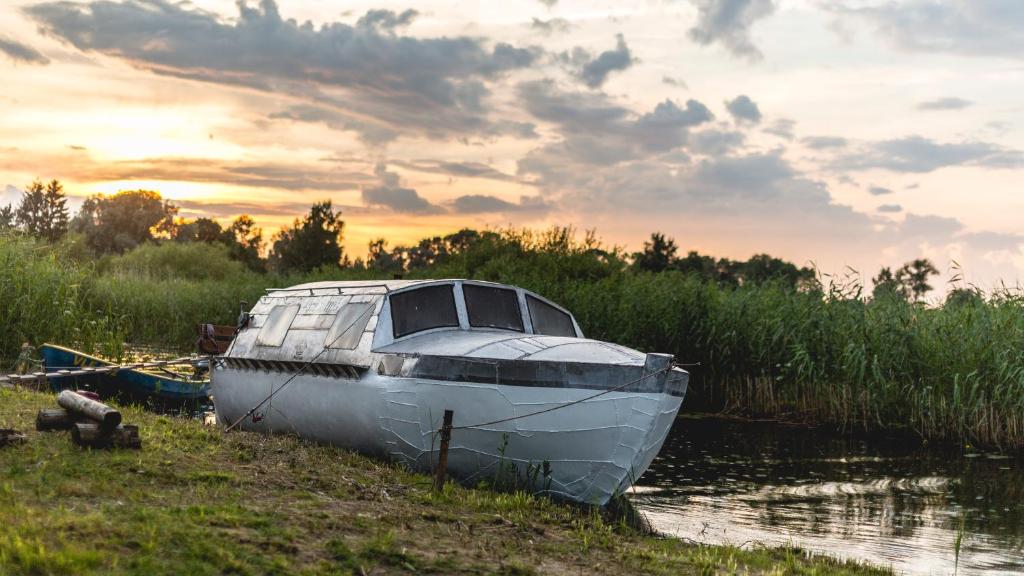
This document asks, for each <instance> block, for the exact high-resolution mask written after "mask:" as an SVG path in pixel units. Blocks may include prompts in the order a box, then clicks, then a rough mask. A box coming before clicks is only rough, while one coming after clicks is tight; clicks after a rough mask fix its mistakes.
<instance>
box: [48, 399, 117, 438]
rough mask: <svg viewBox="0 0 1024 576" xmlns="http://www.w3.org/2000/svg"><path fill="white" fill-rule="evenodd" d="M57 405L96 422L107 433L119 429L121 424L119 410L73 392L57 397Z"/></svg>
mask: <svg viewBox="0 0 1024 576" xmlns="http://www.w3.org/2000/svg"><path fill="white" fill-rule="evenodd" d="M57 404H60V406H61V407H62V408H66V409H68V410H70V411H71V412H74V413H76V414H81V415H83V416H85V417H87V418H89V419H90V420H95V421H96V422H97V423H98V424H99V426H100V428H102V429H103V430H104V431H105V432H109V431H110V430H113V429H114V428H117V426H118V424H120V423H121V413H120V412H118V411H117V410H114V409H113V408H111V407H110V406H107V405H106V404H104V403H102V402H97V401H96V400H93V399H91V398H86V397H85V396H83V395H81V394H78V393H77V392H72V391H71V390H64V391H63V392H61V393H60V395H59V396H57Z"/></svg>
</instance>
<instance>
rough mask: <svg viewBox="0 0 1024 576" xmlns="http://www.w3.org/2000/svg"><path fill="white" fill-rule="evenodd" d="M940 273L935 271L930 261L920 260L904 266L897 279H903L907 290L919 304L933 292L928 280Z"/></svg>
mask: <svg viewBox="0 0 1024 576" xmlns="http://www.w3.org/2000/svg"><path fill="white" fill-rule="evenodd" d="M938 273H939V271H938V270H936V269H935V266H934V265H932V263H931V261H930V260H928V259H927V258H918V259H916V260H914V261H913V262H909V263H907V264H904V265H903V268H900V271H899V272H898V273H897V275H896V276H897V278H902V281H903V283H904V284H905V285H906V287H907V290H908V291H909V292H910V294H911V295H912V296H913V297H914V301H915V302H917V301H920V300H921V298H922V297H923V296H924V295H925V294H927V293H928V292H930V291H931V290H932V286H931V284H928V278H929V277H931V276H935V275H937V274H938Z"/></svg>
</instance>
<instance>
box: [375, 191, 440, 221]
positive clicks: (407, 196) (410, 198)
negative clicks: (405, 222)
mask: <svg viewBox="0 0 1024 576" xmlns="http://www.w3.org/2000/svg"><path fill="white" fill-rule="evenodd" d="M363 202H365V203H366V204H368V205H370V206H381V207H384V208H388V209H390V210H394V211H395V212H407V213H410V214H440V213H442V212H444V208H441V207H440V206H436V205H434V204H431V203H430V201H429V200H427V199H426V198H423V197H422V196H420V195H419V193H418V192H416V190H414V189H412V188H402V187H400V186H374V187H372V188H363Z"/></svg>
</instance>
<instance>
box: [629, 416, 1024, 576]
mask: <svg viewBox="0 0 1024 576" xmlns="http://www.w3.org/2000/svg"><path fill="white" fill-rule="evenodd" d="M632 500H634V502H635V503H636V504H637V506H638V507H639V508H640V509H641V510H642V511H643V512H644V513H645V514H646V515H647V517H648V518H649V519H650V521H651V523H652V524H653V525H654V527H655V529H657V530H659V531H661V532H664V533H667V534H672V535H675V536H678V537H681V538H686V539H689V540H692V541H695V542H701V543H708V544H723V543H728V544H734V545H743V546H756V545H759V544H767V545H774V546H778V545H794V546H797V547H800V548H803V549H805V550H810V551H813V552H819V553H824V554H829V555H833V556H838V557H842V558H851V559H856V560H861V561H865V562H870V563H872V564H875V565H881V566H891V567H892V568H893V569H894V570H895V571H896V572H897V573H905V574H914V575H918V574H919V575H932V574H936V575H937V574H942V575H946V574H953V573H954V570H957V572H958V573H959V574H961V575H970V574H986V575H990V574H1022V573H1024V460H1021V459H1018V458H1014V457H1008V456H1006V455H1003V454H998V453H993V452H982V451H977V450H973V449H971V448H970V447H965V448H964V449H959V448H955V447H954V448H950V447H948V446H946V447H928V446H926V445H922V444H921V443H919V442H917V441H915V440H913V439H907V438H905V437H902V438H878V437H872V438H857V437H850V436H843V435H839V434H834V433H830V432H826V431H821V430H817V429H808V428H805V427H796V426H788V425H782V424H767V423H749V422H742V421H736V420H728V419H719V418H690V417H681V418H679V420H678V421H677V422H676V423H675V425H674V427H673V429H672V432H671V433H670V435H669V437H668V439H667V440H666V442H665V445H664V447H663V448H662V450H661V453H660V454H659V456H658V458H657V459H656V460H655V461H654V463H653V464H652V465H651V467H650V469H649V470H648V471H647V473H646V474H644V476H643V477H642V478H641V479H640V481H639V482H638V483H637V486H636V487H635V494H634V496H633V498H632ZM958 536H962V537H961V542H960V548H959V561H958V560H957V540H958Z"/></svg>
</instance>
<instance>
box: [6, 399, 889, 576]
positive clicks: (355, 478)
mask: <svg viewBox="0 0 1024 576" xmlns="http://www.w3.org/2000/svg"><path fill="white" fill-rule="evenodd" d="M54 403H55V398H54V396H52V395H48V394H41V393H36V392H28V391H12V390H6V391H0V427H14V428H18V429H21V430H22V431H26V432H27V434H28V442H27V443H25V444H23V445H19V446H13V447H7V448H2V449H0V574H2V575H4V576H6V575H9V574H10V575H14V574H76V575H77V574H225V573H228V574H360V573H366V574H390V573H407V572H417V573H436V574H578V573H580V572H586V573H588V574H624V573H630V574H636V573H648V574H712V573H737V574H876V573H886V572H884V571H880V570H876V569H872V568H870V567H867V566H863V565H858V564H854V563H849V562H846V563H840V562H837V561H834V560H830V559H827V558H821V557H810V556H807V555H806V554H804V553H802V552H800V551H796V550H787V549H761V548H754V549H744V550H741V549H737V548H732V547H714V546H691V545H687V544H684V543H683V542H681V541H679V540H674V539H668V538H657V537H652V536H645V535H643V534H640V533H638V532H636V531H634V530H632V529H630V528H628V527H626V526H624V525H622V524H621V523H616V522H614V521H608V520H605V519H603V518H602V516H601V515H600V514H597V513H594V512H591V511H587V510H584V509H580V508H576V507H570V506H565V505H559V504H557V503H554V502H552V501H550V500H547V499H543V498H535V497H532V496H529V495H527V494H522V493H495V492H491V491H486V490H469V489H464V488H461V487H458V486H455V485H453V484H448V485H447V486H446V487H445V489H444V490H443V491H442V492H439V493H434V492H432V491H431V490H430V479H429V478H427V477H425V476H419V475H414V474H410V473H408V472H406V471H404V470H402V469H400V468H398V467H395V466H392V465H388V464H384V463H381V462H377V461H374V460H370V459H367V458H364V457H362V456H359V455H356V454H353V453H350V452H346V451H344V450H340V449H336V448H332V447H327V446H321V445H317V444H312V443H309V442H305V441H301V440H299V439H296V438H294V437H284V436H274V437H270V436H263V435H257V434H251V433H245V432H232V433H229V434H223V433H221V432H220V431H218V430H216V429H211V428H206V427H203V426H202V425H201V424H200V423H199V422H197V421H193V420H183V419H176V418H169V417H165V416H157V415H154V414H152V413H148V412H144V411H142V410H139V409H136V408H131V407H125V408H123V409H122V412H123V414H124V416H125V420H126V421H127V422H130V423H135V424H138V425H139V426H140V432H141V435H142V440H143V449H142V450H141V451H103V450H100V451H92V450H83V449H80V448H77V447H75V446H73V445H72V443H71V441H70V439H69V437H68V434H67V433H66V432H45V433H41V432H35V431H34V430H31V428H32V425H33V422H34V418H35V413H36V411H37V410H39V409H40V408H43V407H50V406H53V405H54Z"/></svg>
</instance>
